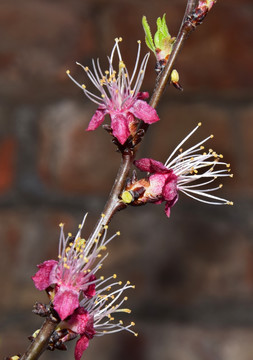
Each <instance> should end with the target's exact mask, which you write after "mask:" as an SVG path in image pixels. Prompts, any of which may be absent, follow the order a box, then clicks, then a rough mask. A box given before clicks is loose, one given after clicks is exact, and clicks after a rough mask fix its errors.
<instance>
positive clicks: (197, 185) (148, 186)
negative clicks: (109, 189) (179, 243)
mask: <svg viewBox="0 0 253 360" xmlns="http://www.w3.org/2000/svg"><path fill="white" fill-rule="evenodd" d="M200 125H201V123H199V124H198V126H197V127H196V128H195V129H193V131H191V133H190V134H188V135H187V136H186V137H185V138H184V139H183V140H182V141H181V143H180V144H179V145H178V146H177V147H176V148H175V150H174V151H173V152H172V154H171V155H170V156H169V158H168V159H167V161H166V162H165V164H162V163H161V162H159V161H156V160H153V159H148V158H144V159H140V160H138V161H135V165H136V167H138V168H139V169H140V170H141V171H146V172H148V173H149V174H148V176H147V177H146V178H144V179H140V180H138V181H137V180H135V179H134V180H133V181H131V182H130V183H129V184H128V185H127V186H126V188H125V191H124V192H123V194H122V201H123V202H125V203H127V204H131V205H141V204H145V203H148V202H151V203H155V204H160V203H162V202H165V212H166V215H167V216H168V217H169V216H170V208H171V207H172V206H173V205H174V204H175V203H176V201H177V199H178V192H179V191H181V192H183V193H184V194H186V195H188V196H190V197H191V198H193V199H196V200H198V201H201V202H204V203H207V204H214V205H224V204H227V205H232V204H233V203H232V202H231V201H228V200H226V199H223V198H221V197H218V196H214V195H212V194H211V193H212V192H213V191H215V190H218V189H220V188H221V187H222V184H220V185H219V186H216V187H213V188H209V187H207V186H206V185H209V184H210V183H212V182H213V181H215V180H216V179H217V178H218V177H224V176H230V177H232V176H233V175H232V174H230V173H229V172H230V165H229V164H227V163H225V162H222V161H220V159H222V158H223V156H222V155H218V154H217V153H216V152H214V151H213V150H212V149H209V150H208V152H203V153H199V151H200V150H203V149H204V146H203V145H202V144H203V143H205V142H206V141H207V140H208V139H210V138H212V137H213V135H210V136H209V137H207V138H206V139H204V140H202V141H201V142H199V143H198V144H196V145H194V146H192V147H190V148H189V149H188V150H185V151H183V150H182V149H180V148H181V146H182V145H183V144H184V143H185V142H186V140H188V139H189V137H190V136H191V135H192V134H193V133H194V132H195V131H196V130H197V129H198V128H199V126H200ZM179 149H180V151H179V154H178V155H177V156H176V157H174V158H173V155H174V154H175V153H176V152H177V151H178V150H179ZM217 166H221V167H223V168H220V167H219V168H218V169H217Z"/></svg>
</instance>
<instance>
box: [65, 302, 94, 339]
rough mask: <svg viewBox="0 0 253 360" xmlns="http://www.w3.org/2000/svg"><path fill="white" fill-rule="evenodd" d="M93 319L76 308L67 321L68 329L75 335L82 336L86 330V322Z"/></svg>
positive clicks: (81, 309) (82, 309) (85, 312)
mask: <svg viewBox="0 0 253 360" xmlns="http://www.w3.org/2000/svg"><path fill="white" fill-rule="evenodd" d="M90 320H92V323H93V319H92V318H91V316H90V315H89V313H88V312H87V310H85V309H84V308H83V307H78V308H77V309H76V310H75V311H74V313H73V314H72V315H71V317H70V319H69V320H68V327H69V329H70V330H72V331H74V332H75V333H77V334H83V333H84V332H86V330H87V325H88V322H90Z"/></svg>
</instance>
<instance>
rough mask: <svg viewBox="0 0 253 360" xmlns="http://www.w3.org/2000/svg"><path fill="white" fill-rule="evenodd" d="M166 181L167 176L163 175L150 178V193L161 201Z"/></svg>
mask: <svg viewBox="0 0 253 360" xmlns="http://www.w3.org/2000/svg"><path fill="white" fill-rule="evenodd" d="M165 181H166V175H163V174H154V175H151V176H150V177H149V182H150V187H149V188H148V192H149V193H150V194H151V196H152V197H153V198H154V199H156V198H158V200H159V197H160V198H161V197H162V191H163V188H164V184H165Z"/></svg>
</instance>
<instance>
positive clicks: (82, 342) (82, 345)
mask: <svg viewBox="0 0 253 360" xmlns="http://www.w3.org/2000/svg"><path fill="white" fill-rule="evenodd" d="M88 346H89V339H88V338H87V336H85V335H83V336H81V337H80V339H79V340H78V341H77V342H76V347H75V360H80V359H81V357H82V355H83V352H84V351H85V350H86V349H87V347H88Z"/></svg>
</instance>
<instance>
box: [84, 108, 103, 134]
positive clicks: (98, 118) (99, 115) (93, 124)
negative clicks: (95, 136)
mask: <svg viewBox="0 0 253 360" xmlns="http://www.w3.org/2000/svg"><path fill="white" fill-rule="evenodd" d="M105 114H106V110H105V109H104V108H101V107H99V108H98V109H97V110H96V112H95V114H94V115H93V116H92V118H91V121H90V123H89V125H88V128H87V129H86V131H92V130H95V129H96V128H98V127H99V126H100V125H101V124H102V122H103V121H104V118H105Z"/></svg>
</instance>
